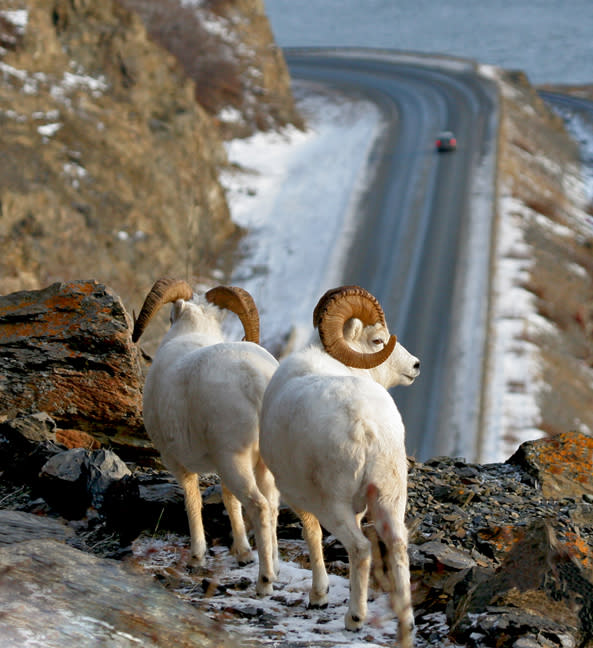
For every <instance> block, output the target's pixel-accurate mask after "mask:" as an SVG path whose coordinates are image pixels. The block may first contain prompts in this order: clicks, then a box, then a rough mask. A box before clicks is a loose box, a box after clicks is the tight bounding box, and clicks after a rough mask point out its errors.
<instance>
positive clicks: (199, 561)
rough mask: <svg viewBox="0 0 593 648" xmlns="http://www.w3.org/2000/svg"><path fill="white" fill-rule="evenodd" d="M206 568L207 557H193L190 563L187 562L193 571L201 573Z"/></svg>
mask: <svg viewBox="0 0 593 648" xmlns="http://www.w3.org/2000/svg"><path fill="white" fill-rule="evenodd" d="M205 566H206V556H205V555H201V556H192V557H191V558H190V559H189V560H188V562H187V567H188V569H190V570H191V571H199V570H200V569H202V568H203V567H205Z"/></svg>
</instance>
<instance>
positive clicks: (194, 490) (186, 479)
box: [175, 471, 206, 566]
mask: <svg viewBox="0 0 593 648" xmlns="http://www.w3.org/2000/svg"><path fill="white" fill-rule="evenodd" d="M175 476H176V478H177V481H178V482H179V484H180V485H181V488H183V493H184V498H185V510H186V512H187V521H188V523H189V535H190V539H191V556H192V563H193V564H195V565H197V566H202V565H203V564H204V561H205V556H206V537H205V536H204V525H203V523H202V494H201V493H200V488H199V485H198V475H197V474H196V473H189V472H186V471H176V472H175Z"/></svg>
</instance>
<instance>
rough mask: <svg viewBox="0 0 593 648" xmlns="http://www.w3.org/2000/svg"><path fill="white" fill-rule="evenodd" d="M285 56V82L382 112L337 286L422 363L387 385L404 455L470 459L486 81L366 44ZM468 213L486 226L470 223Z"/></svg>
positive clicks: (485, 200)
mask: <svg viewBox="0 0 593 648" xmlns="http://www.w3.org/2000/svg"><path fill="white" fill-rule="evenodd" d="M285 57H286V60H287V63H288V65H289V69H290V72H291V76H292V77H293V78H295V79H301V80H309V81H316V82H321V83H323V84H324V85H326V86H330V87H336V88H339V89H340V90H342V91H345V92H354V93H357V94H359V95H360V94H363V95H365V96H366V97H367V98H369V99H371V100H373V101H374V102H376V104H377V105H378V106H379V108H380V109H381V110H382V112H383V115H384V117H385V120H386V124H387V125H386V129H385V132H384V135H383V136H382V137H381V139H380V141H378V142H377V143H376V144H375V146H374V149H373V152H372V155H371V161H372V163H373V174H372V178H371V179H370V186H369V189H368V191H367V192H365V194H364V195H363V196H362V199H361V201H360V203H359V206H358V218H359V221H358V222H359V229H358V232H357V234H356V236H355V239H354V242H353V245H352V249H351V253H350V255H349V261H350V263H349V266H348V267H347V268H346V269H345V270H344V276H343V282H344V283H358V284H360V285H362V286H364V287H366V288H367V289H368V290H370V291H371V292H372V293H374V294H375V295H376V296H377V297H378V298H379V300H380V301H381V303H382V304H383V306H384V308H385V312H386V315H387V319H388V321H389V322H390V328H391V329H392V330H393V332H395V333H397V335H398V338H399V339H400V340H401V341H402V343H403V344H404V346H406V348H408V349H409V350H410V351H411V352H412V353H414V354H415V355H417V356H418V357H420V359H421V361H422V374H421V376H420V378H419V379H418V380H417V381H416V383H415V384H414V385H413V386H412V387H409V388H396V389H395V390H394V391H393V396H394V398H395V400H396V402H397V404H398V407H399V409H400V411H401V412H402V416H403V418H404V422H405V424H406V429H407V446H408V448H407V449H408V453H409V454H410V455H414V456H415V457H416V458H417V459H419V460H421V461H425V460H426V459H428V458H430V457H432V456H435V455H459V456H464V457H467V458H468V459H473V458H477V455H478V454H479V451H478V448H477V445H478V443H479V442H478V440H477V439H478V431H479V423H480V421H479V418H480V400H481V396H482V378H483V376H482V367H483V362H484V353H485V351H484V349H485V335H486V334H485V325H486V320H485V316H486V311H487V308H488V289H489V279H488V278H489V264H490V247H491V242H490V231H491V222H492V214H491V212H492V205H493V201H492V196H493V186H494V168H495V163H494V162H493V160H494V158H495V153H496V130H497V99H496V90H495V87H494V84H492V83H491V82H490V81H488V80H486V79H484V78H483V77H480V76H478V75H477V74H476V72H475V70H474V67H473V65H472V64H471V63H469V62H467V61H463V62H462V61H455V60H447V61H445V62H444V63H441V64H439V63H436V62H435V63H434V64H433V63H431V62H430V61H420V62H418V61H416V60H414V59H410V58H406V57H405V56H402V55H396V54H395V53H392V52H380V51H373V50H355V51H353V50H286V51H285ZM443 129H451V130H453V131H455V133H456V134H457V136H458V140H459V148H458V150H457V151H456V152H455V153H446V154H442V153H441V154H438V153H436V152H435V150H434V138H435V134H436V132H437V131H439V130H443ZM478 186H480V187H481V189H479V190H478V189H477V187H478ZM478 194H479V196H478ZM480 198H481V199H482V207H481V208H479V207H478V206H477V205H478V204H479V200H480ZM483 205H486V208H485V209H484V207H483ZM476 210H478V211H481V212H482V213H481V215H480V219H481V220H482V221H485V223H482V226H481V228H478V229H476V227H475V223H474V220H475V214H476ZM472 215H473V219H474V220H472ZM476 248H478V249H479V254H478V255H477V258H476V254H475V252H476ZM468 320H471V321H468ZM478 329H481V332H480V331H479V330H478Z"/></svg>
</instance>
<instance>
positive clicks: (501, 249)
mask: <svg viewBox="0 0 593 648" xmlns="http://www.w3.org/2000/svg"><path fill="white" fill-rule="evenodd" d="M496 78H497V81H498V83H499V87H500V90H501V129H500V138H499V201H498V224H497V241H496V245H497V249H498V252H497V253H496V254H495V258H496V259H497V261H496V267H495V268H494V269H493V270H494V278H495V279H494V294H493V314H492V317H491V335H490V344H491V353H490V356H491V357H490V364H491V365H492V366H494V365H498V371H499V373H500V374H501V375H502V376H503V380H504V397H503V400H502V402H500V401H498V402H497V401H496V399H495V397H493V396H492V395H491V396H490V399H491V400H490V402H489V408H490V412H489V417H490V420H491V421H492V420H494V421H496V423H495V424H494V425H495V427H497V428H498V432H495V433H494V434H497V433H499V432H500V430H503V434H504V438H503V439H500V440H499V441H500V444H499V451H498V453H497V454H495V457H492V456H491V457H490V458H494V459H495V458H500V459H505V458H506V457H508V456H509V454H511V453H512V452H513V451H514V450H515V449H516V447H517V445H518V444H519V443H520V442H521V441H523V440H525V439H528V438H534V437H537V436H548V435H550V436H551V435H554V434H556V433H558V432H564V431H567V430H571V429H577V430H580V431H581V432H584V433H587V434H591V433H592V431H593V410H592V409H591V393H592V390H593V218H592V213H593V210H592V206H591V204H590V202H589V200H588V199H587V197H586V192H585V191H584V184H583V178H582V173H581V171H582V169H581V160H580V153H579V150H578V146H577V143H576V142H575V141H574V139H573V138H572V137H571V136H570V135H569V134H568V132H567V129H566V128H565V126H564V124H563V121H562V119H561V118H560V117H559V116H558V115H557V114H556V113H555V112H553V111H552V110H551V109H550V108H549V107H548V106H547V105H546V104H545V103H544V102H543V101H542V99H541V98H540V97H539V96H538V94H537V92H536V89H535V88H534V87H533V86H532V85H531V84H530V83H529V81H528V79H527V78H526V76H525V75H524V74H523V73H521V72H513V71H506V72H504V71H498V73H497V75H496ZM505 275H506V277H507V279H506V280H505V278H504V277H505ZM497 303H498V304H499V306H497ZM500 304H503V305H502V307H500ZM495 410H498V411H495Z"/></svg>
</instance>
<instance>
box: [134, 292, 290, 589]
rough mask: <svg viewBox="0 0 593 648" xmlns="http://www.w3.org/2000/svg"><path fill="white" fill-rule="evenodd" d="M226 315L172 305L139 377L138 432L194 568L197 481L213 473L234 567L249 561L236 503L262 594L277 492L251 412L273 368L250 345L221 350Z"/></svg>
mask: <svg viewBox="0 0 593 648" xmlns="http://www.w3.org/2000/svg"><path fill="white" fill-rule="evenodd" d="M225 314H226V311H223V310H221V309H219V308H218V307H217V306H215V305H212V304H209V303H208V302H207V301H206V300H205V298H204V297H194V301H183V300H178V301H176V302H175V303H174V304H173V305H172V310H171V328H170V329H169V331H168V332H167V333H166V335H165V336H164V338H163V340H162V342H161V344H160V346H159V348H158V350H157V352H156V354H155V357H154V360H153V363H152V365H151V367H150V370H149V372H148V375H147V377H146V384H145V387H144V397H143V403H144V424H145V427H146V430H147V432H148V435H149V436H150V438H151V440H152V442H153V443H154V445H155V447H156V448H157V449H158V451H159V452H160V454H161V456H162V459H163V462H164V463H165V465H166V466H167V467H168V468H169V470H171V472H172V473H173V474H174V475H175V477H176V478H177V480H178V481H179V483H180V484H181V486H182V487H183V490H184V493H185V504H186V509H187V515H188V521H189V527H190V534H191V551H192V556H193V557H194V559H195V560H196V561H197V562H198V563H199V564H202V563H203V561H204V556H205V553H206V540H205V537H204V528H203V524H202V513H201V509H202V498H201V494H200V491H199V487H198V474H199V473H204V472H216V473H217V474H218V475H219V476H220V479H221V482H222V488H223V501H224V504H225V506H226V509H227V511H228V513H229V517H230V522H231V526H232V531H233V546H232V552H233V554H234V555H235V556H236V557H237V559H238V560H239V561H240V562H247V561H249V560H250V559H251V549H250V546H249V542H248V539H247V535H246V532H245V526H244V523H243V517H242V513H241V504H242V505H243V506H244V507H245V511H246V513H247V515H248V517H249V519H250V520H251V522H252V524H253V527H254V531H255V538H256V544H257V549H258V554H259V577H258V583H257V593H258V594H260V595H264V594H270V593H271V592H272V582H273V580H274V578H275V572H276V565H277V560H278V550H277V543H276V536H275V528H276V519H277V510H278V494H277V491H276V488H275V486H274V480H273V477H272V476H271V474H270V472H269V471H268V470H267V468H266V467H265V465H264V464H263V462H262V460H261V458H260V455H259V410H260V407H261V403H262V399H263V394H264V390H265V388H266V386H267V384H268V381H269V380H270V378H271V376H272V374H273V373H274V371H275V370H276V367H277V366H278V362H277V361H276V360H275V358H274V357H273V356H272V355H270V354H269V353H268V352H267V351H266V350H265V349H263V348H262V347H260V346H259V345H257V344H254V343H252V342H225V340H224V336H223V332H222V327H221V323H222V320H223V318H224V316H225ZM237 500H238V501H237Z"/></svg>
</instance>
